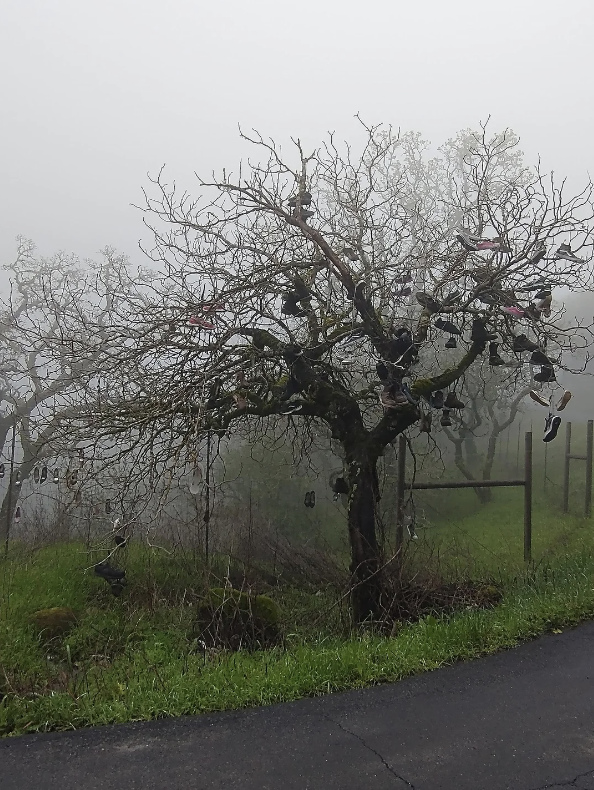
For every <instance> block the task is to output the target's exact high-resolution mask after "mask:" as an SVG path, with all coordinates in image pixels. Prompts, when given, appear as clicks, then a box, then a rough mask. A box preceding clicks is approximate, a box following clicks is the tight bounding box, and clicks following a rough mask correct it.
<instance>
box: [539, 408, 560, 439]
mask: <svg viewBox="0 0 594 790" xmlns="http://www.w3.org/2000/svg"><path fill="white" fill-rule="evenodd" d="M560 425H561V417H557V416H555V415H553V414H549V416H548V417H547V419H546V420H545V430H544V436H543V439H542V440H543V442H552V441H553V439H554V438H555V436H557V432H558V431H559V426H560Z"/></svg>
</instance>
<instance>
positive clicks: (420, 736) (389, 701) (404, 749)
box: [0, 622, 594, 790]
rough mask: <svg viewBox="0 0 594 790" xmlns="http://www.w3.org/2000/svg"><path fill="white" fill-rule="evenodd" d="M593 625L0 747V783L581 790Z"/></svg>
mask: <svg viewBox="0 0 594 790" xmlns="http://www.w3.org/2000/svg"><path fill="white" fill-rule="evenodd" d="M593 680H594V622H590V623H586V624H584V625H581V626H579V627H577V628H575V629H573V630H570V631H567V632H565V633H563V634H550V635H547V636H544V637H542V638H541V639H538V640H536V641H534V642H531V643H529V644H525V645H522V646H520V647H518V648H515V649H514V650H510V651H507V652H505V653H499V654H497V655H494V656H489V657H487V658H483V659H480V660H477V661H473V662H470V663H467V664H458V665H456V666H454V667H446V668H444V669H440V670H437V671H435V672H431V673H428V674H425V675H421V676H417V677H415V678H408V679H406V680H403V681H401V682H400V683H395V684H390V685H384V686H378V687H375V688H370V689H364V690H360V691H351V692H346V693H341V694H332V695H329V696H326V697H321V698H315V699H307V700H301V701H299V702H293V703H287V704H282V705H274V706H270V707H265V708H256V709H252V710H246V711H239V712H229V713H216V714H211V715H205V716H199V717H191V718H190V717H188V718H183V719H169V720H162V721H158V722H147V723H138V724H130V725H121V726H111V727H97V728H92V729H87V730H80V731H78V732H73V733H50V734H47V735H32V736H24V737H21V738H8V739H3V740H1V741H0V788H2V790H58V788H59V790H116V788H117V790H154V789H155V788H159V790H182V788H183V790H211V789H212V790H214V789H215V788H217V790H218V789H219V788H220V790H240V789H241V790H276V789H277V788H278V789H279V790H410V789H411V788H412V790H442V789H443V790H536V789H537V788H538V789H539V790H540V788H551V790H552V789H554V790H561V788H577V789H578V790H586V789H588V790H594V695H593V690H594V683H593Z"/></svg>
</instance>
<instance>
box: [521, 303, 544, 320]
mask: <svg viewBox="0 0 594 790" xmlns="http://www.w3.org/2000/svg"><path fill="white" fill-rule="evenodd" d="M524 312H525V313H526V315H527V316H528V318H530V319H531V320H532V321H535V322H536V321H540V310H539V309H538V307H537V306H536V305H535V304H529V305H528V307H525V308H524Z"/></svg>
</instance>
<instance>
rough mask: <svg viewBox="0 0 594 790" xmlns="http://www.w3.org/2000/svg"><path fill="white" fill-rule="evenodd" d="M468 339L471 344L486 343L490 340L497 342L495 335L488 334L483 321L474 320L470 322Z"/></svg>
mask: <svg viewBox="0 0 594 790" xmlns="http://www.w3.org/2000/svg"><path fill="white" fill-rule="evenodd" d="M470 339H471V340H472V342H473V343H488V342H489V341H490V340H497V335H496V334H495V333H494V332H488V331H487V328H486V326H485V323H484V321H481V319H480V318H475V319H474V321H473V322H472V332H471V335H470Z"/></svg>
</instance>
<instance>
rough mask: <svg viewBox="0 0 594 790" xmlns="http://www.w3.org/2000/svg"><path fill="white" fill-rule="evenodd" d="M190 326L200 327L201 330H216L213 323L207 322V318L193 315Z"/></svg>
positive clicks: (189, 320) (189, 319)
mask: <svg viewBox="0 0 594 790" xmlns="http://www.w3.org/2000/svg"><path fill="white" fill-rule="evenodd" d="M188 326H199V327H200V328H201V329H215V325H214V324H213V323H212V321H207V320H206V318H201V317H200V316H197V315H191V316H190V317H189V318H188Z"/></svg>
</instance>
